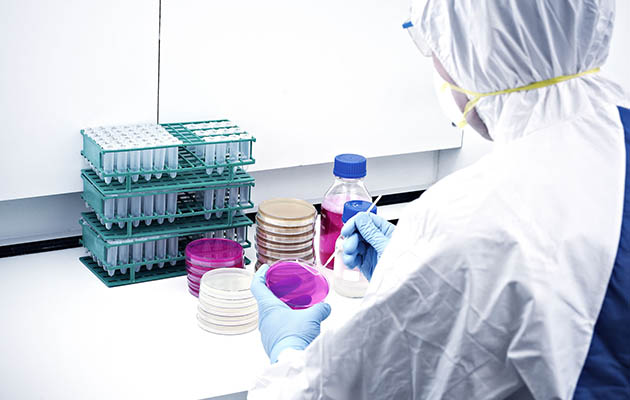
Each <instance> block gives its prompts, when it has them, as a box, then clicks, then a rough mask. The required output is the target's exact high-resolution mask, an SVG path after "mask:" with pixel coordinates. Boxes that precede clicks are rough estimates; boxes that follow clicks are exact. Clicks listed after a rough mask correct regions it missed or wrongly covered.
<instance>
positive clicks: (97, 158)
mask: <svg viewBox="0 0 630 400" xmlns="http://www.w3.org/2000/svg"><path fill="white" fill-rule="evenodd" d="M226 121H227V120H217V121H196V122H181V123H169V124H161V126H162V127H164V128H165V129H166V130H167V131H168V133H170V134H171V135H173V136H174V137H176V138H177V139H179V140H180V141H181V142H182V144H175V145H164V146H152V147H138V148H132V149H117V150H105V149H103V148H102V147H101V146H100V145H98V144H97V143H96V142H95V141H94V140H93V139H92V138H91V137H89V136H88V135H87V134H85V132H84V130H81V135H82V136H83V150H82V151H81V154H82V155H83V157H85V159H86V160H87V161H88V162H89V163H90V165H91V167H92V169H93V170H95V171H97V172H98V175H99V176H101V177H112V178H113V179H112V183H113V182H114V181H115V178H116V177H120V176H124V177H125V181H124V183H123V185H125V186H126V188H127V190H128V191H130V190H132V188H133V187H135V186H136V184H138V183H140V181H142V180H144V179H143V178H142V177H141V178H140V179H139V180H138V181H137V182H133V181H132V179H130V177H131V176H132V175H138V174H139V175H145V174H152V175H154V174H162V178H159V179H157V178H156V180H158V181H159V180H161V179H165V178H170V177H169V176H168V174H169V173H171V172H176V173H177V175H178V176H179V174H181V173H184V172H188V171H204V172H205V170H206V169H208V168H215V169H216V168H220V167H223V168H224V172H226V171H227V173H228V175H229V176H232V175H233V174H234V173H235V171H236V170H237V167H242V166H245V165H251V164H254V163H255V159H254V157H253V144H254V142H255V141H256V138H254V137H253V136H249V135H248V134H247V132H244V131H241V132H239V133H236V134H234V133H233V134H231V135H232V136H234V135H239V136H243V138H241V139H238V140H234V139H232V138H229V136H230V135H224V136H225V138H226V139H225V140H224V141H221V140H220V141H217V142H214V143H215V144H221V143H233V142H239V143H242V142H247V143H248V146H249V155H250V157H249V158H248V159H246V160H236V161H229V160H226V163H212V164H207V163H206V162H205V160H202V159H201V158H200V157H199V156H197V154H195V152H194V148H195V147H196V146H205V145H208V144H209V143H208V142H206V141H204V140H203V138H202V137H201V136H199V135H197V134H196V133H195V132H193V131H191V130H189V129H188V128H186V125H191V124H204V123H210V122H226ZM232 127H234V128H236V125H232ZM195 130H198V131H208V130H212V129H210V128H199V129H195ZM244 135H248V136H244ZM217 136H222V135H217ZM169 147H178V167H177V169H169V168H164V169H159V170H157V169H151V170H149V169H140V171H126V172H121V171H113V172H110V173H105V171H104V169H103V155H104V154H106V153H117V152H121V151H125V152H128V151H138V150H149V149H151V150H155V149H162V148H169ZM214 173H216V171H215V172H214ZM171 179H174V178H171ZM151 180H153V179H151ZM149 182H150V181H149Z"/></svg>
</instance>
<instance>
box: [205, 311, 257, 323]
mask: <svg viewBox="0 0 630 400" xmlns="http://www.w3.org/2000/svg"><path fill="white" fill-rule="evenodd" d="M197 312H198V313H199V316H200V317H201V318H202V319H203V320H205V321H206V322H210V323H212V324H219V325H245V324H249V323H251V322H252V321H257V320H258V311H255V312H253V313H249V314H245V315H238V316H225V315H217V314H212V313H209V312H207V311H206V310H204V309H203V308H201V307H197Z"/></svg>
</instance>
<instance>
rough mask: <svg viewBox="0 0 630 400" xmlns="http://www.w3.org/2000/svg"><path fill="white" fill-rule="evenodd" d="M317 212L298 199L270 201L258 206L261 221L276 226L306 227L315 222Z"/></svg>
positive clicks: (310, 205)
mask: <svg viewBox="0 0 630 400" xmlns="http://www.w3.org/2000/svg"><path fill="white" fill-rule="evenodd" d="M316 216H317V210H316V209H315V207H313V205H312V204H310V203H307V202H306V201H304V200H299V199H288V198H280V199H270V200H265V201H263V202H262V203H260V204H259V205H258V217H259V218H260V220H261V221H263V222H265V223H268V224H271V225H277V226H287V227H288V226H308V225H312V224H313V223H314V222H315V217H316Z"/></svg>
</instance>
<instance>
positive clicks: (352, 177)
mask: <svg viewBox="0 0 630 400" xmlns="http://www.w3.org/2000/svg"><path fill="white" fill-rule="evenodd" d="M333 175H334V176H335V182H334V183H333V184H332V186H331V187H330V189H328V191H327V192H326V194H325V195H324V201H323V202H322V220H321V225H320V232H319V233H320V235H319V261H320V262H321V264H322V265H323V264H324V263H326V261H327V260H328V259H329V258H330V256H331V255H332V254H333V253H334V252H335V242H336V241H337V238H338V237H339V232H341V228H342V227H343V222H342V220H341V216H342V214H343V206H344V204H346V202H347V201H350V200H365V201H369V202H371V201H372V196H370V193H369V192H368V190H367V188H366V187H365V183H364V182H363V181H364V179H365V176H366V175H367V160H366V159H365V157H363V156H360V155H358V154H340V155H338V156H337V157H335V165H334V168H333ZM334 266H335V263H334V260H333V261H331V262H330V263H329V264H328V265H327V268H328V269H331V270H332V269H334Z"/></svg>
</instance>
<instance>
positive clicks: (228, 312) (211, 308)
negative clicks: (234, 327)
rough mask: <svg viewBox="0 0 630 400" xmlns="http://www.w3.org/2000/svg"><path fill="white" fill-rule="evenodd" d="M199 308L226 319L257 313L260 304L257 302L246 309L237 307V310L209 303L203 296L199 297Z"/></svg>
mask: <svg viewBox="0 0 630 400" xmlns="http://www.w3.org/2000/svg"><path fill="white" fill-rule="evenodd" d="M199 307H201V308H203V309H204V311H206V312H208V313H210V314H215V315H223V316H226V317H235V316H241V315H247V314H251V313H253V312H256V311H257V310H258V304H257V303H256V302H254V303H253V304H251V305H248V306H246V307H245V306H242V307H237V308H233V307H221V306H220V305H215V304H213V303H212V304H211V303H208V302H207V300H206V298H205V297H204V296H203V295H202V294H200V295H199Z"/></svg>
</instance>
